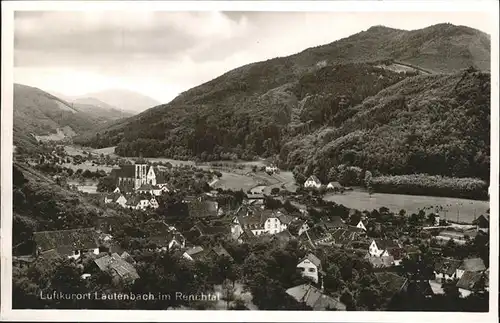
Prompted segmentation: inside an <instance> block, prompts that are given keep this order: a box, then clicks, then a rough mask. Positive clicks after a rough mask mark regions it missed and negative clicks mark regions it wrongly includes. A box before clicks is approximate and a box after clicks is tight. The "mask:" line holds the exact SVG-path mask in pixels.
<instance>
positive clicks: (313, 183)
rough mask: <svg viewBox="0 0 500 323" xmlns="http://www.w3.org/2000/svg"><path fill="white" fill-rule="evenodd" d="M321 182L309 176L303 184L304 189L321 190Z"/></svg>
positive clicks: (313, 176)
mask: <svg viewBox="0 0 500 323" xmlns="http://www.w3.org/2000/svg"><path fill="white" fill-rule="evenodd" d="M321 185H322V184H321V181H320V180H319V178H318V177H316V176H315V175H311V176H309V178H308V179H307V180H306V181H305V182H304V187H306V188H316V189H318V188H321Z"/></svg>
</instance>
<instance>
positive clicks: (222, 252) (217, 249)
mask: <svg viewBox="0 0 500 323" xmlns="http://www.w3.org/2000/svg"><path fill="white" fill-rule="evenodd" d="M212 251H213V252H215V254H217V256H219V257H221V256H225V257H228V258H229V259H233V257H231V255H230V254H229V252H227V250H226V249H224V247H222V246H215V247H213V248H212Z"/></svg>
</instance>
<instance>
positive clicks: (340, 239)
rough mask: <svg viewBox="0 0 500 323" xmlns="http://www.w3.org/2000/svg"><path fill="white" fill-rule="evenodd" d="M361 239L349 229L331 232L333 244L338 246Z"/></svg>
mask: <svg viewBox="0 0 500 323" xmlns="http://www.w3.org/2000/svg"><path fill="white" fill-rule="evenodd" d="M358 237H359V233H358V232H355V231H352V230H349V229H343V228H340V229H335V230H334V231H333V232H331V241H332V244H334V245H336V246H339V247H341V246H344V245H348V244H350V243H351V242H353V241H355V240H356V239H357V238H358Z"/></svg>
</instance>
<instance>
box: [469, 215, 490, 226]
mask: <svg viewBox="0 0 500 323" xmlns="http://www.w3.org/2000/svg"><path fill="white" fill-rule="evenodd" d="M489 223H490V217H489V216H484V215H483V214H481V215H480V216H479V217H478V218H477V219H475V220H474V221H473V222H472V224H476V225H489Z"/></svg>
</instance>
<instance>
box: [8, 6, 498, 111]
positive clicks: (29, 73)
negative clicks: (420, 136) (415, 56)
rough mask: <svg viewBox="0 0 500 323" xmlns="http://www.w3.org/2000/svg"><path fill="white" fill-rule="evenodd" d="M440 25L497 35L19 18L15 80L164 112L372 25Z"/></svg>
mask: <svg viewBox="0 0 500 323" xmlns="http://www.w3.org/2000/svg"><path fill="white" fill-rule="evenodd" d="M437 23H452V24H455V25H466V26H469V27H473V28H476V29H479V30H482V31H484V32H487V33H490V34H491V33H492V31H493V28H494V27H493V24H492V22H491V19H490V18H489V17H488V16H485V14H484V13H480V12H477V13H474V12H434V13H432V12H423V13H411V12H368V13H367V12H364V13H363V12H357V13H348V12H251V11H250V12H235V11H225V12H217V11H199V12H195V11H184V12H171V11H170V12H168V11H144V10H143V11H71V12H69V11H66V12H65V11H18V12H16V13H15V16H14V81H15V82H16V83H22V84H26V85H30V86H35V87H39V88H41V89H43V90H45V91H49V92H55V93H58V94H63V95H66V96H78V95H83V94H85V93H89V92H94V91H100V90H106V89H127V90H132V91H135V92H138V93H141V94H144V95H147V96H150V97H151V98H153V99H156V100H157V101H159V102H161V103H167V102H169V101H170V100H172V99H173V98H174V97H175V96H177V95H178V94H180V93H181V92H183V91H185V90H188V89H190V88H192V87H194V86H197V85H199V84H202V83H204V82H206V81H209V80H211V79H213V78H215V77H217V76H219V75H221V74H223V73H225V72H227V71H229V70H231V69H234V68H236V67H239V66H242V65H245V64H249V63H252V62H256V61H262V60H266V59H270V58H274V57H278V56H287V55H291V54H295V53H297V52H300V51H302V50H304V49H306V48H308V47H312V46H318V45H323V44H327V43H331V42H333V41H335V40H338V39H341V38H344V37H347V36H350V35H352V34H355V33H358V32H361V31H363V30H366V29H368V28H370V27H371V26H374V25H384V26H387V27H393V28H398V29H405V30H413V29H420V28H425V27H428V26H431V25H434V24H437Z"/></svg>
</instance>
